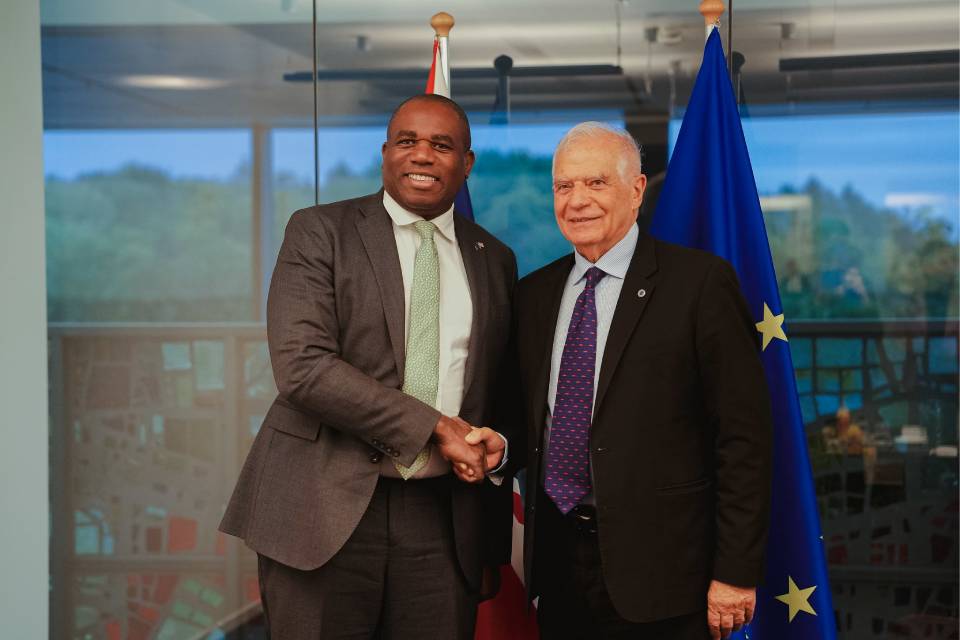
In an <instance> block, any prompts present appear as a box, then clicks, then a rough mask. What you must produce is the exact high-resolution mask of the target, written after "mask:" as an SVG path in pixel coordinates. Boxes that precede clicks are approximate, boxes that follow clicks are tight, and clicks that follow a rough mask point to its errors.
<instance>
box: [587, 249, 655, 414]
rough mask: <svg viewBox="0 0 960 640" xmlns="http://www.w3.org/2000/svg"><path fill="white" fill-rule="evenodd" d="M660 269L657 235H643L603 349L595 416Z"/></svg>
mask: <svg viewBox="0 0 960 640" xmlns="http://www.w3.org/2000/svg"><path fill="white" fill-rule="evenodd" d="M656 270H657V257H656V252H655V250H654V240H653V236H651V235H649V234H647V233H641V234H640V238H639V239H638V240H637V248H636V249H635V250H634V252H633V258H632V259H631V260H630V267H629V268H628V269H627V275H626V277H625V278H624V280H623V288H622V289H621V290H620V298H619V299H618V300H617V308H616V310H615V311H614V312H613V320H612V321H611V323H610V333H609V334H608V335H607V344H606V346H605V347H604V350H603V361H602V362H601V364H600V379H599V381H598V382H597V399H596V401H595V402H594V410H593V411H594V415H597V412H598V411H599V409H600V406H601V405H602V403H603V397H604V395H606V392H607V388H608V387H609V386H610V381H611V380H612V379H613V374H614V373H615V372H616V370H617V365H618V364H619V363H620V356H621V355H623V350H624V349H625V348H626V346H627V341H629V340H630V336H631V335H633V330H634V328H635V327H636V325H637V322H638V321H639V320H640V316H641V315H643V310H644V309H646V308H647V304H649V302H650V298H651V297H652V296H653V290H654V287H655V281H654V280H653V279H651V278H652V276H653V274H654V273H655V272H656Z"/></svg>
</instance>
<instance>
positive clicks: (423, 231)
mask: <svg viewBox="0 0 960 640" xmlns="http://www.w3.org/2000/svg"><path fill="white" fill-rule="evenodd" d="M413 227H414V228H415V229H416V230H417V233H419V234H420V239H421V240H433V234H434V232H435V231H436V230H437V225H435V224H433V223H432V222H430V221H429V220H417V221H416V222H414V223H413Z"/></svg>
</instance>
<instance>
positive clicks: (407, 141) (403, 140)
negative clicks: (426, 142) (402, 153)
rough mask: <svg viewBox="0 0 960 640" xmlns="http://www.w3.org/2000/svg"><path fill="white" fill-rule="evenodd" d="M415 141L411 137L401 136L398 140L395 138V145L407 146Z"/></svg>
mask: <svg viewBox="0 0 960 640" xmlns="http://www.w3.org/2000/svg"><path fill="white" fill-rule="evenodd" d="M415 142H416V140H414V139H413V138H401V139H400V140H397V146H398V147H408V146H410V145H412V144H414V143H415Z"/></svg>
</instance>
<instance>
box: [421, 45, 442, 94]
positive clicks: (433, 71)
mask: <svg viewBox="0 0 960 640" xmlns="http://www.w3.org/2000/svg"><path fill="white" fill-rule="evenodd" d="M439 49H440V41H439V40H437V39H436V38H434V39H433V59H432V60H431V61H430V75H429V76H427V90H426V91H424V93H433V87H434V81H435V80H436V78H437V51H438V50H439Z"/></svg>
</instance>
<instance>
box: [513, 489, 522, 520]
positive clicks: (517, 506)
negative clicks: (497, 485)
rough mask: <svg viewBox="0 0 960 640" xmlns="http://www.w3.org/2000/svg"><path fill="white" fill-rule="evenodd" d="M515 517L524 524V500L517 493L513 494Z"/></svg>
mask: <svg viewBox="0 0 960 640" xmlns="http://www.w3.org/2000/svg"><path fill="white" fill-rule="evenodd" d="M513 517H514V518H516V519H517V522H519V523H520V524H521V525H522V524H523V498H521V497H520V494H519V493H517V492H516V491H514V492H513Z"/></svg>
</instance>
